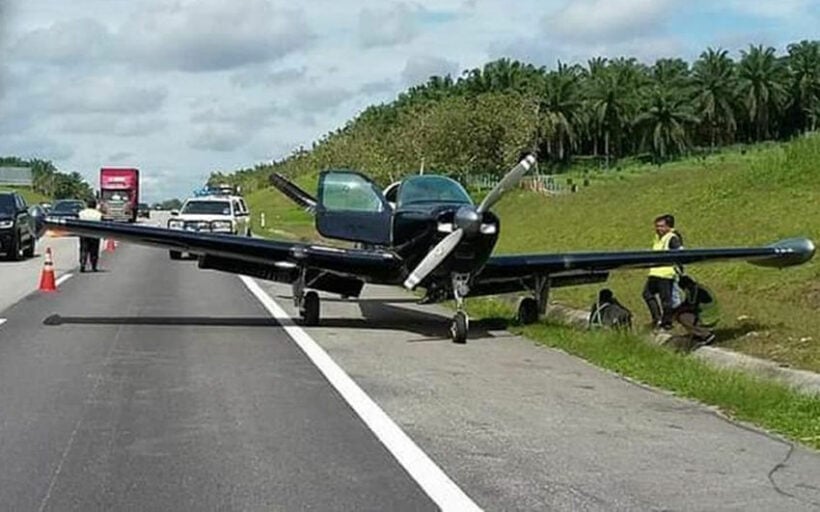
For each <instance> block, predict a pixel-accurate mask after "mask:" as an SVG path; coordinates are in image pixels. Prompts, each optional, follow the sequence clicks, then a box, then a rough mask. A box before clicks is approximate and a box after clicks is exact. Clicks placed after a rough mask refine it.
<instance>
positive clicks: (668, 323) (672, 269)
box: [643, 214, 683, 329]
mask: <svg viewBox="0 0 820 512" xmlns="http://www.w3.org/2000/svg"><path fill="white" fill-rule="evenodd" d="M681 247H683V240H682V239H681V236H680V234H679V233H678V232H676V231H675V217H673V216H672V215H669V214H666V215H661V216H660V217H657V218H656V219H655V242H654V243H653V244H652V250H654V251H674V250H677V249H680V248H681ZM680 273H681V269H680V267H679V266H676V265H668V266H664V267H652V268H651V269H649V277H648V278H647V280H646V286H644V289H643V300H644V301H646V305H647V306H648V307H649V313H650V314H651V315H652V324H653V326H654V327H655V328H660V329H671V328H672V316H671V314H672V309H673V307H674V305H673V303H672V293H673V289H674V284H675V281H676V280H677V278H678V275H679V274H680ZM658 299H660V300H658Z"/></svg>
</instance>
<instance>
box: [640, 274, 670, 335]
mask: <svg viewBox="0 0 820 512" xmlns="http://www.w3.org/2000/svg"><path fill="white" fill-rule="evenodd" d="M674 282H675V281H674V279H664V278H662V277H655V276H649V278H648V279H647V280H646V286H644V288H643V300H644V301H646V305H647V306H648V307H649V313H650V314H651V315H652V323H654V324H655V325H671V324H672V316H671V314H672V285H673V284H674ZM658 299H660V303H659V302H658Z"/></svg>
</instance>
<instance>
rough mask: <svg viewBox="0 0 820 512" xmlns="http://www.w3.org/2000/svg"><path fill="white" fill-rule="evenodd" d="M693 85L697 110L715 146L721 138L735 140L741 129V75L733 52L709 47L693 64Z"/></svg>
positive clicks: (713, 146) (710, 141) (712, 144)
mask: <svg viewBox="0 0 820 512" xmlns="http://www.w3.org/2000/svg"><path fill="white" fill-rule="evenodd" d="M692 88H693V92H694V106H695V112H696V113H697V115H698V116H699V117H700V119H701V122H702V124H703V126H704V128H706V129H707V130H708V132H709V139H710V140H709V143H710V146H711V148H712V149H713V150H714V148H715V144H716V143H717V142H718V140H720V141H722V142H723V141H731V140H732V139H733V137H734V134H735V131H736V130H737V121H736V119H735V110H736V104H737V94H736V91H737V76H736V73H735V64H734V62H733V61H732V59H731V58H730V57H729V52H728V51H726V50H723V49H717V50H716V49H713V48H709V49H707V50H706V51H705V52H703V53H701V54H700V58H699V59H698V60H697V61H696V62H695V64H694V66H693V67H692ZM719 134H720V137H718V135H719Z"/></svg>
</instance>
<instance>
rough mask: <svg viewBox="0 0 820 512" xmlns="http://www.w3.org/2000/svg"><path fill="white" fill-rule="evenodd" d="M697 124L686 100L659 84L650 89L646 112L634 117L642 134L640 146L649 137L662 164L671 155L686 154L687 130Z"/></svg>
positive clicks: (653, 149)
mask: <svg viewBox="0 0 820 512" xmlns="http://www.w3.org/2000/svg"><path fill="white" fill-rule="evenodd" d="M697 122H698V118H697V117H695V115H694V114H692V111H691V107H690V105H689V99H688V98H687V97H686V96H684V95H683V94H679V93H678V94H676V92H675V91H670V90H666V89H664V88H663V87H662V86H661V85H660V84H658V85H656V86H655V87H653V88H652V92H651V94H650V97H649V109H648V110H647V111H645V112H643V113H642V114H640V115H639V116H638V117H636V118H635V123H634V124H635V126H636V127H637V128H638V129H639V130H641V131H642V132H643V138H642V144H646V141H647V139H649V138H650V137H651V142H652V151H653V153H654V154H655V157H656V159H657V160H658V161H659V162H662V161H664V160H666V157H667V156H668V155H669V154H670V153H675V152H676V153H683V152H684V151H685V150H686V147H687V146H688V144H689V138H688V136H687V133H686V128H687V126H688V125H692V124H695V123H697Z"/></svg>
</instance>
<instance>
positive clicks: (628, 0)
mask: <svg viewBox="0 0 820 512" xmlns="http://www.w3.org/2000/svg"><path fill="white" fill-rule="evenodd" d="M675 3H676V1H675V0H572V1H571V2H568V3H567V4H566V5H565V6H564V7H563V8H561V9H560V10H558V11H557V12H555V13H554V14H551V15H548V16H546V17H544V20H543V27H544V31H545V34H546V35H547V36H548V37H551V38H554V39H563V40H565V41H567V40H568V41H580V42H597V43H603V42H612V41H616V42H617V41H623V40H624V39H634V38H635V37H638V36H641V35H645V34H647V33H652V32H654V31H656V30H657V29H658V28H659V25H660V24H661V22H662V21H664V20H665V19H666V17H667V16H668V15H669V13H670V12H671V10H672V7H673V6H674V4H675Z"/></svg>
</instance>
